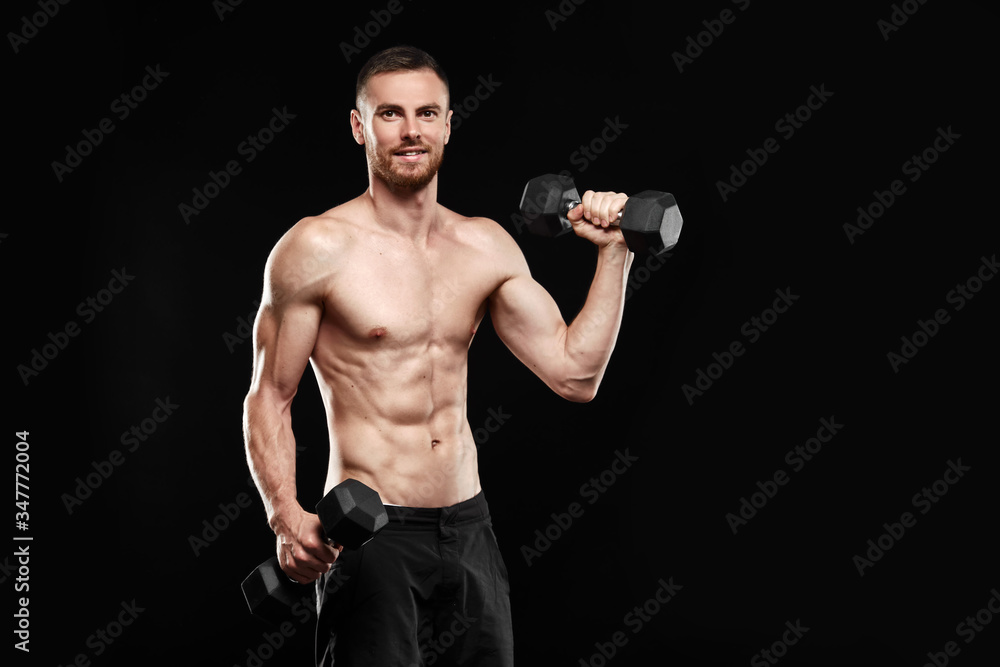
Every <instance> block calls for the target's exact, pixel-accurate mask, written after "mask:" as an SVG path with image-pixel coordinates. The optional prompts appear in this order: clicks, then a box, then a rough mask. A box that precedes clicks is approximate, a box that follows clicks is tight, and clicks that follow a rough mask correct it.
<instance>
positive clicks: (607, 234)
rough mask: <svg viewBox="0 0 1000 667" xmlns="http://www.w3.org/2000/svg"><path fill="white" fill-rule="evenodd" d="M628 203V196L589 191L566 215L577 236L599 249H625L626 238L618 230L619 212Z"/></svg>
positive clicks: (618, 193) (617, 193)
mask: <svg viewBox="0 0 1000 667" xmlns="http://www.w3.org/2000/svg"><path fill="white" fill-rule="evenodd" d="M626 201H628V196H626V195H624V194H622V193H620V192H594V191H593V190H587V191H586V192H585V193H583V200H582V201H581V202H580V204H579V205H578V206H577V207H576V208H573V209H571V210H570V211H569V213H567V214H566V218H567V219H568V220H569V221H570V222H571V223H573V231H574V232H575V233H576V235H577V236H579V237H581V238H585V239H587V240H588V241H590V242H591V243H594V244H595V245H597V246H598V247H606V246H620V247H621V248H625V247H626V246H625V238H624V237H623V236H622V232H621V229H619V228H618V212H619V211H621V210H622V209H623V208H624V207H625V202H626Z"/></svg>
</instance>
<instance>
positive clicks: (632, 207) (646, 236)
mask: <svg viewBox="0 0 1000 667" xmlns="http://www.w3.org/2000/svg"><path fill="white" fill-rule="evenodd" d="M683 223H684V220H683V219H682V218H681V211H680V209H679V208H678V207H677V201H676V200H675V199H674V196H673V195H672V194H670V193H669V192H657V191H656V190H643V191H642V192H640V193H639V194H636V195H632V196H631V197H629V198H628V202H626V204H625V214H624V215H623V216H622V221H621V228H622V235H623V236H624V237H625V243H626V244H627V245H628V248H629V250H631V251H632V252H636V253H643V254H652V255H660V254H663V253H665V252H667V251H668V250H670V249H671V248H673V247H674V246H675V245H677V241H678V239H680V236H681V226H682V225H683Z"/></svg>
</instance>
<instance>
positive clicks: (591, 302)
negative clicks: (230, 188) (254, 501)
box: [244, 47, 632, 666]
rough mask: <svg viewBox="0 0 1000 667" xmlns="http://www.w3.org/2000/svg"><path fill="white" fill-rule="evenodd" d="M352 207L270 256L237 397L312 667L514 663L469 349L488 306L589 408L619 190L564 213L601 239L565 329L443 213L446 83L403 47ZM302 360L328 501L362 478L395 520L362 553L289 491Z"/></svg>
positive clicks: (612, 323)
mask: <svg viewBox="0 0 1000 667" xmlns="http://www.w3.org/2000/svg"><path fill="white" fill-rule="evenodd" d="M356 93H357V99H356V108H355V109H354V110H353V111H351V129H352V132H353V135H354V138H355V140H356V141H357V143H358V144H360V145H363V146H364V147H365V153H366V155H367V158H368V176H369V179H368V180H369V186H368V188H367V189H366V190H365V192H364V193H362V194H361V195H360V196H358V197H356V198H355V199H352V200H350V201H348V202H346V203H344V204H341V205H339V206H336V207H334V208H332V209H330V210H329V211H326V212H325V213H322V214H320V215H317V216H313V217H307V218H304V219H302V220H300V221H299V222H298V223H297V224H295V225H294V226H293V227H292V228H291V229H290V230H288V232H287V233H286V234H285V235H284V236H283V237H282V238H281V239H280V240H279V241H278V243H277V244H276V245H275V247H274V249H273V250H272V252H271V254H270V256H269V257H268V260H267V265H266V267H265V274H264V294H263V297H262V299H261V306H260V310H259V312H258V314H257V319H256V322H255V325H254V364H253V376H252V382H251V387H250V391H249V393H248V394H247V397H246V401H245V403H244V431H245V437H246V448H247V457H248V460H249V465H250V468H251V471H252V472H253V475H254V479H255V480H256V483H257V486H258V489H259V490H260V493H261V496H262V498H263V500H264V504H265V507H266V509H267V517H268V522H269V524H270V526H271V528H272V529H273V530H274V532H275V534H276V536H277V551H278V559H279V562H280V563H281V567H282V569H283V570H284V572H285V573H286V574H287V575H288V576H289V577H291V578H292V579H294V580H296V581H298V582H300V583H308V582H311V581H318V596H319V618H318V624H317V664H318V665H331V664H336V665H338V666H339V665H379V666H390V665H391V666H396V665H400V666H402V665H406V666H410V665H424V664H427V665H429V664H438V665H443V664H454V665H482V666H486V665H503V666H507V665H511V664H513V648H512V647H513V640H512V636H511V619H510V603H509V588H508V582H507V571H506V569H505V567H504V563H503V560H502V558H501V556H500V552H499V549H498V548H497V543H496V539H495V537H494V535H493V530H492V524H491V523H490V516H489V510H488V507H487V504H486V499H485V497H484V495H483V491H482V487H481V485H480V480H479V469H478V461H477V454H476V444H475V440H474V438H473V434H472V429H471V428H470V426H469V422H468V419H467V417H466V387H467V384H466V374H467V367H468V350H469V346H470V345H471V344H472V340H473V338H474V336H475V334H476V329H477V328H478V327H479V323H480V322H481V321H482V319H483V316H484V315H485V313H486V310H487V308H489V310H490V314H491V318H492V321H493V326H494V328H495V329H496V331H497V334H498V335H499V336H500V338H501V340H502V341H503V342H504V343H505V344H506V345H507V346H508V347H509V348H510V350H511V351H512V352H513V353H514V355H515V356H516V357H517V358H518V359H519V360H520V361H521V362H523V363H524V364H525V365H526V366H527V367H528V368H530V369H531V370H532V371H533V372H534V373H535V374H536V375H537V376H538V377H539V378H541V380H542V381H544V382H545V383H546V384H547V385H548V386H549V387H551V388H552V389H553V390H554V391H555V392H556V393H558V394H559V395H560V396H563V397H565V398H566V399H569V400H572V401H589V400H590V399H592V398H593V396H594V394H595V392H596V391H597V388H598V385H599V384H600V381H601V378H602V376H603V374H604V370H605V368H606V366H607V364H608V360H609V359H610V356H611V352H612V350H613V349H614V344H615V339H616V337H617V335H618V328H619V325H620V322H621V315H622V308H623V304H624V293H625V285H626V278H627V276H628V270H629V266H630V265H631V261H632V254H631V253H630V252H629V251H628V250H627V249H626V247H625V244H624V240H623V238H622V235H621V232H620V230H619V229H618V228H617V227H616V226H614V225H610V224H609V221H611V220H615V219H616V216H617V214H618V212H619V211H620V210H621V209H622V208H623V207H624V205H625V201H626V197H625V195H622V194H616V193H613V192H603V193H595V192H592V191H588V192H587V193H585V194H584V196H583V201H582V203H581V204H580V205H579V206H578V207H576V208H575V209H573V211H571V212H570V215H569V218H570V220H571V221H572V222H573V228H574V231H575V232H576V234H577V235H579V236H581V237H583V238H586V239H588V240H590V241H591V242H593V243H594V244H596V245H597V247H598V253H597V269H596V272H595V275H594V278H593V281H592V283H591V286H590V291H589V292H588V296H587V300H586V303H585V305H584V307H583V309H582V310H581V312H580V313H579V315H578V316H577V318H576V319H575V320H574V321H573V323H572V324H570V325H567V324H566V322H565V321H564V320H563V318H562V316H561V315H560V312H559V309H558V307H557V305H556V303H555V302H554V300H553V299H552V297H551V296H550V295H549V294H548V292H546V291H545V289H544V288H542V287H541V286H540V285H539V284H538V283H537V282H535V280H534V279H532V277H531V274H530V273H529V271H528V267H527V264H526V262H525V260H524V257H523V255H522V254H521V251H520V249H519V248H518V246H517V244H516V243H515V242H514V240H513V239H512V238H511V237H510V235H509V234H508V233H507V232H506V231H504V229H503V228H502V227H501V226H500V225H498V224H497V223H495V222H493V221H492V220H488V219H486V218H476V217H465V216H463V215H459V214H458V213H455V212H453V211H450V210H448V209H447V208H445V207H444V206H442V205H440V204H439V203H438V202H437V188H438V169H439V167H440V165H441V162H442V158H443V156H444V147H445V145H446V144H447V143H448V141H449V139H450V137H451V111H450V110H449V92H448V80H447V78H446V76H445V74H444V72H443V71H442V70H441V68H440V67H439V66H438V64H437V63H436V62H435V61H434V59H433V58H431V57H430V56H429V55H428V54H426V53H424V52H423V51H420V50H418V49H414V48H412V47H396V48H393V49H389V50H387V51H383V52H381V53H378V54H376V55H375V56H373V57H372V59H371V60H370V61H369V62H368V63H366V64H365V66H364V67H363V68H362V70H361V72H360V73H359V75H358V82H357V90H356ZM307 363H311V365H312V368H313V371H314V373H315V375H316V378H317V381H318V383H319V387H320V392H321V394H322V398H323V401H324V404H325V406H326V415H327V423H328V426H329V441H330V457H329V467H328V471H327V478H326V487H325V488H326V490H327V491H329V489H331V488H332V487H333V486H335V485H336V484H338V483H340V482H341V481H343V480H345V479H348V478H354V479H357V480H360V481H361V482H364V483H365V484H367V485H368V486H370V487H372V488H373V489H375V490H376V491H378V493H379V494H380V496H381V497H382V500H383V502H385V503H386V505H388V508H387V509H388V510H389V519H390V523H389V525H388V526H387V527H386V528H385V529H384V530H383V531H382V532H381V533H380V534H379V535H378V537H376V538H375V539H374V540H372V541H371V542H369V543H368V544H367V545H365V546H364V547H363V548H362V549H360V550H357V551H350V550H348V551H344V552H343V553H341V548H340V547H339V545H331V544H327V543H326V542H325V540H324V536H323V531H322V527H321V525H320V522H319V519H318V517H317V516H316V515H315V514H312V513H310V512H307V511H305V510H304V509H302V507H301V506H300V505H299V503H298V500H297V498H296V484H295V440H294V436H293V434H292V424H291V416H290V414H291V413H290V408H291V403H292V399H293V398H294V396H295V393H296V391H297V388H298V383H299V381H300V379H301V377H302V374H303V372H304V370H305V367H306V364H307Z"/></svg>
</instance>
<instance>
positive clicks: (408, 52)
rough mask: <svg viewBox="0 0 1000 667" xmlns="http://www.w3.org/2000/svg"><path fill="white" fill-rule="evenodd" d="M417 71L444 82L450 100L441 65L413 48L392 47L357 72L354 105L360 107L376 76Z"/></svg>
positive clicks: (404, 46) (446, 78) (445, 76)
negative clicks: (427, 73) (362, 98)
mask: <svg viewBox="0 0 1000 667" xmlns="http://www.w3.org/2000/svg"><path fill="white" fill-rule="evenodd" d="M419 69H429V70H432V71H433V72H434V73H435V74H437V75H438V78H440V79H441V81H443V82H444V88H445V91H446V92H447V93H448V99H449V100H451V90H450V89H449V87H448V76H447V75H446V74H445V73H444V70H443V69H442V68H441V65H439V64H438V62H437V61H436V60H434V58H433V57H431V55H430V54H429V53H427V52H426V51H422V50H420V49H418V48H416V47H414V46H407V45H402V46H393V47H391V48H388V49H385V50H384V51H379V52H378V53H376V54H375V55H373V56H372V57H371V58H369V59H368V62H366V63H365V64H364V65H363V66H362V67H361V71H360V72H358V84H357V86H356V87H355V89H354V103H355V105H358V106H359V107H360V104H361V96H362V95H364V93H365V88H366V87H367V86H368V81H369V79H371V78H372V77H373V76H375V75H376V74H382V73H383V72H401V71H412V70H419Z"/></svg>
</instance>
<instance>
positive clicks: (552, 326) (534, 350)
mask: <svg viewBox="0 0 1000 667" xmlns="http://www.w3.org/2000/svg"><path fill="white" fill-rule="evenodd" d="M490 316H491V318H492V320H493V327H494V328H495V329H496V332H497V335H498V336H499V337H500V340H502V341H503V342H504V344H505V345H506V346H507V347H508V348H510V350H511V352H513V353H514V356H516V357H517V358H518V359H520V360H521V361H522V362H523V363H524V364H525V365H527V366H529V367H531V368H532V369H534V370H539V369H541V368H542V367H544V366H548V365H549V363H550V362H552V361H555V360H556V359H558V358H559V354H558V353H559V351H560V350H561V349H562V347H563V345H564V343H565V337H566V322H565V320H563V317H562V314H561V313H560V312H559V306H557V305H556V302H555V300H554V299H553V298H552V296H551V295H550V294H549V293H548V292H547V291H546V290H545V288H544V287H542V286H541V285H539V284H538V283H537V282H535V280H534V279H533V278H531V276H528V275H522V276H517V277H514V278H511V279H510V280H508V281H507V282H505V283H504V284H503V285H501V286H500V288H498V289H497V291H496V293H494V295H493V297H492V299H491V301H490Z"/></svg>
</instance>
